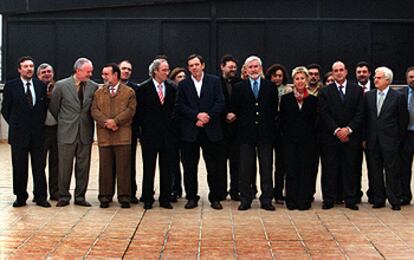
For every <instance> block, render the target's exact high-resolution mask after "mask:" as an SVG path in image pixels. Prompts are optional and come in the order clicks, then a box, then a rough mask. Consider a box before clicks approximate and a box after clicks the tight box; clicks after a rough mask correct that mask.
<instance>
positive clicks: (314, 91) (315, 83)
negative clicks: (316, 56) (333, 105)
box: [306, 64, 323, 96]
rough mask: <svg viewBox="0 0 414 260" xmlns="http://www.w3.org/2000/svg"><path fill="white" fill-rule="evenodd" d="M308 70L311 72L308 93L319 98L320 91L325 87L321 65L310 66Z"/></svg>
mask: <svg viewBox="0 0 414 260" xmlns="http://www.w3.org/2000/svg"><path fill="white" fill-rule="evenodd" d="M306 68H307V69H308V71H309V84H308V93H309V94H311V95H313V96H318V93H319V90H320V89H321V88H322V87H323V84H322V82H321V66H320V65H319V64H309V65H308V66H306Z"/></svg>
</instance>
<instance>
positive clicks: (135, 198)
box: [131, 197, 139, 204]
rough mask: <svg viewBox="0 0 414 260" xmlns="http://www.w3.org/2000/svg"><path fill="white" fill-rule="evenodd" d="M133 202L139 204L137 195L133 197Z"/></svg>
mask: <svg viewBox="0 0 414 260" xmlns="http://www.w3.org/2000/svg"><path fill="white" fill-rule="evenodd" d="M131 203H132V204H138V203H139V200H138V198H137V197H131Z"/></svg>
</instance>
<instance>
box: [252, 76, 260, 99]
mask: <svg viewBox="0 0 414 260" xmlns="http://www.w3.org/2000/svg"><path fill="white" fill-rule="evenodd" d="M253 95H254V97H255V98H256V99H257V98H258V97H259V83H257V81H256V80H255V81H253Z"/></svg>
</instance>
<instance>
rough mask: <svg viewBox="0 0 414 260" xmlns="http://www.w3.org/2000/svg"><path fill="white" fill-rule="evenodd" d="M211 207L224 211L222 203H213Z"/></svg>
mask: <svg viewBox="0 0 414 260" xmlns="http://www.w3.org/2000/svg"><path fill="white" fill-rule="evenodd" d="M211 207H212V208H213V209H223V206H222V205H221V203H220V201H213V202H211Z"/></svg>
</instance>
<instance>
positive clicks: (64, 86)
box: [49, 76, 98, 201]
mask: <svg viewBox="0 0 414 260" xmlns="http://www.w3.org/2000/svg"><path fill="white" fill-rule="evenodd" d="M97 88H98V85H97V84H96V83H95V82H93V81H92V80H88V81H87V82H86V85H85V87H84V94H83V104H82V106H81V104H80V101H79V98H78V93H77V91H76V84H75V79H74V77H73V76H70V77H68V78H65V79H62V80H59V81H57V82H56V84H55V88H54V90H53V92H52V97H51V100H50V104H49V109H50V112H51V113H52V114H53V116H54V117H55V118H57V120H58V133H57V139H58V149H59V195H60V198H59V199H60V200H63V201H69V200H70V198H71V194H70V192H69V188H70V181H71V178H72V169H73V158H74V157H75V158H76V164H75V177H76V188H75V201H84V200H85V193H86V189H87V187H88V182H89V168H90V161H91V160H90V159H91V145H92V142H93V131H94V122H93V119H92V117H91V113H90V107H91V104H92V98H93V95H94V93H95V91H96V89H97Z"/></svg>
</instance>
